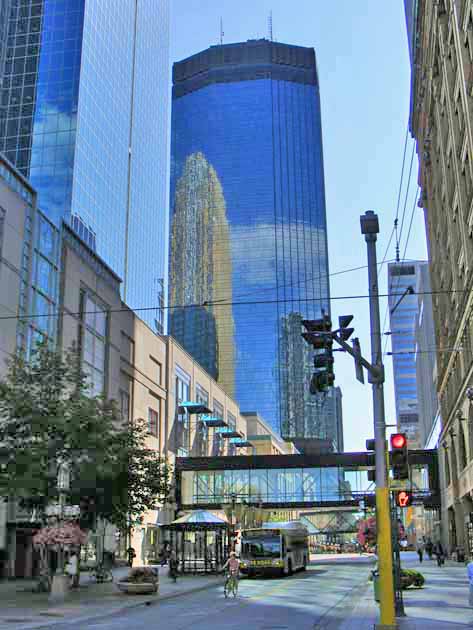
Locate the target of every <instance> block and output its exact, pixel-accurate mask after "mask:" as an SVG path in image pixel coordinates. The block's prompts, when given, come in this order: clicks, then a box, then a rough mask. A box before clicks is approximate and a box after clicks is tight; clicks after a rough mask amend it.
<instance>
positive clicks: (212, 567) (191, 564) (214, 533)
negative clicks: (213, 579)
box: [160, 510, 231, 574]
mask: <svg viewBox="0 0 473 630" xmlns="http://www.w3.org/2000/svg"><path fill="white" fill-rule="evenodd" d="M160 527H161V529H162V530H163V532H164V534H165V536H164V537H165V539H166V540H167V541H168V542H169V545H170V549H171V550H173V551H175V553H176V557H177V561H178V571H179V572H180V573H193V574H196V573H217V572H218V571H219V570H220V568H221V566H222V565H223V563H224V562H225V560H226V559H227V555H228V549H229V545H230V536H231V526H230V524H229V523H228V522H227V521H226V520H224V519H222V518H220V517H219V516H216V515H215V514H213V513H212V512H208V511H207V510H197V511H195V512H191V513H189V514H186V515H185V516H181V517H180V518H178V519H176V520H175V521H173V522H172V523H169V524H168V525H160Z"/></svg>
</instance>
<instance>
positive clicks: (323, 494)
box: [176, 450, 440, 510]
mask: <svg viewBox="0 0 473 630" xmlns="http://www.w3.org/2000/svg"><path fill="white" fill-rule="evenodd" d="M409 464H410V468H411V472H412V479H413V480H415V483H414V484H413V490H414V501H415V502H416V503H419V504H423V505H424V507H426V508H438V507H439V506H440V489H439V476H438V465H437V453H436V451H433V450H413V451H410V452H409ZM374 467H375V461H374V454H373V453H366V452H362V453H326V454H321V455H255V456H252V457H248V456H234V457H181V458H177V459H176V499H177V503H178V506H179V509H181V510H193V509H198V508H207V509H219V508H222V506H224V505H228V504H229V503H232V502H233V503H245V504H247V505H255V506H258V507H261V508H268V509H271V508H272V509H284V508H289V509H290V508H311V507H320V508H324V507H325V508H328V507H332V508H337V507H339V508H343V507H349V506H352V507H359V506H360V505H366V506H370V505H374V485H373V484H372V483H371V482H370V481H368V470H373V469H374Z"/></svg>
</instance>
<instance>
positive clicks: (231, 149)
mask: <svg viewBox="0 0 473 630" xmlns="http://www.w3.org/2000/svg"><path fill="white" fill-rule="evenodd" d="M171 136H172V137H171V199H170V206H171V217H170V247H169V263H170V274H169V301H170V306H171V309H170V316H169V331H170V334H172V335H173V336H174V337H176V339H178V340H179V342H180V343H181V344H182V345H183V346H184V347H185V348H186V349H187V350H188V351H189V352H190V353H192V355H193V356H194V357H196V359H197V360H198V361H199V362H200V363H201V364H202V365H203V366H204V367H205V368H206V369H207V370H208V371H209V373H210V374H212V376H213V377H214V378H216V379H217V380H218V382H219V383H221V384H222V386H224V388H225V389H226V390H227V391H228V392H229V393H231V394H232V395H234V397H235V398H236V400H237V401H238V403H239V404H240V407H241V408H242V409H254V410H256V411H257V412H258V413H259V414H260V415H261V416H262V417H263V418H264V420H265V421H266V422H267V423H268V424H269V425H270V426H271V427H272V429H273V430H274V431H276V432H277V433H279V434H282V436H283V437H285V438H286V437H287V438H291V439H292V438H295V437H297V436H300V437H301V436H303V435H305V436H306V437H317V435H316V434H313V433H312V431H313V430H315V427H316V425H317V422H316V418H315V408H314V407H313V406H312V405H313V397H311V396H310V395H309V393H308V386H309V381H310V377H311V374H312V371H313V366H312V365H311V360H310V356H309V355H310V353H309V352H308V349H304V348H303V342H302V339H301V337H300V334H301V332H302V326H301V320H302V319H304V318H307V319H315V318H317V317H320V315H321V312H322V310H324V311H325V312H326V313H329V310H330V307H329V284H328V260H327V230H326V218H325V193H324V175H323V152H322V130H321V114H320V98H319V84H318V77H317V68H316V62H315V53H314V50H313V49H310V48H302V47H299V46H290V45H287V44H281V43H279V42H277V43H276V42H272V41H268V40H264V39H262V40H250V41H247V42H244V43H236V44H226V45H220V46H212V47H211V48H209V49H207V50H205V51H203V52H200V53H198V54H196V55H193V56H192V57H189V58H188V59H184V60H183V61H180V62H178V63H176V64H174V68H173V99H172V131H171Z"/></svg>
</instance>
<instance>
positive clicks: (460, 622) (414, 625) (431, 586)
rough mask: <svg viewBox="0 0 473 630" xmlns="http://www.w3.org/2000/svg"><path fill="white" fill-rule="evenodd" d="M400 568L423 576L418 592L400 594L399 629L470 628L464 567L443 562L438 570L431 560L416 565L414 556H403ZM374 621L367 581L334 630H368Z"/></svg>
mask: <svg viewBox="0 0 473 630" xmlns="http://www.w3.org/2000/svg"><path fill="white" fill-rule="evenodd" d="M414 556H415V558H414ZM401 565H402V567H403V568H406V569H416V570H418V571H420V572H421V573H422V574H423V575H424V577H425V585H424V587H423V588H422V589H412V590H411V589H409V590H407V591H403V597H404V610H405V612H406V617H404V618H399V619H398V623H399V629H400V630H461V629H462V628H473V608H470V607H469V606H468V581H467V578H466V566H465V565H464V564H459V563H457V562H446V564H445V565H444V566H443V567H438V566H437V563H436V562H435V560H424V562H423V563H422V564H420V563H419V562H418V560H417V555H416V554H414V553H403V554H401ZM378 622H379V606H378V604H377V603H376V602H375V601H374V597H373V584H372V583H371V582H369V583H368V585H367V587H366V589H365V590H364V592H363V594H362V595H360V597H359V599H358V602H357V604H356V606H355V608H354V609H353V610H352V611H350V615H349V617H347V618H346V619H345V620H344V621H343V622H341V623H340V624H339V625H338V628H337V630H372V628H373V627H374V624H375V623H378Z"/></svg>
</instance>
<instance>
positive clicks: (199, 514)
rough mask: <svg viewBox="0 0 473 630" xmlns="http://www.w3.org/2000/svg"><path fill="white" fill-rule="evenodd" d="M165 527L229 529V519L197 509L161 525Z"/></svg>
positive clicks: (177, 528)
mask: <svg viewBox="0 0 473 630" xmlns="http://www.w3.org/2000/svg"><path fill="white" fill-rule="evenodd" d="M161 527H162V528H163V529H172V530H187V531H189V530H191V531H192V530H194V531H196V530H205V529H207V530H218V529H228V528H229V527H230V525H229V523H228V521H225V520H223V518H220V517H219V516H216V515H215V514H213V513H212V512H209V511H208V510H196V511H194V512H190V513H189V514H185V515H184V516H181V517H180V518H177V519H176V520H175V521H173V522H172V523H169V525H161Z"/></svg>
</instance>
